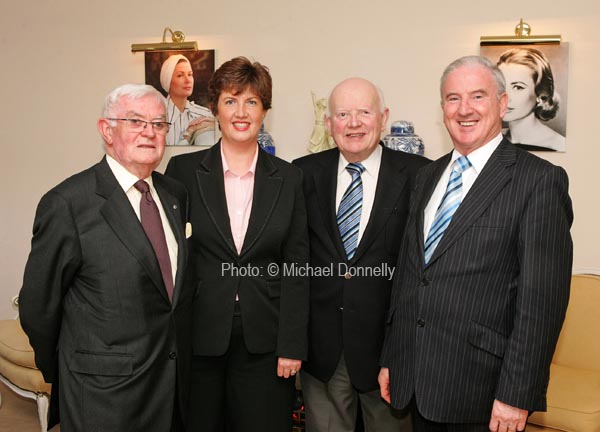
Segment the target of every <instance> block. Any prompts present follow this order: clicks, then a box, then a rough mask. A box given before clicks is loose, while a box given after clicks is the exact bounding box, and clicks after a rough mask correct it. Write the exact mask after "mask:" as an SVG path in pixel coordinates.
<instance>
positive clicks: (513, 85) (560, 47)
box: [480, 43, 569, 152]
mask: <svg viewBox="0 0 600 432" xmlns="http://www.w3.org/2000/svg"><path fill="white" fill-rule="evenodd" d="M480 53H481V55H482V56H485V57H487V58H488V59H490V60H491V61H492V62H493V63H494V64H497V65H498V67H499V68H500V70H501V71H502V73H503V74H504V78H505V79H506V92H507V94H508V110H507V112H506V114H505V116H504V122H503V125H504V129H503V134H504V136H505V137H506V138H508V139H509V140H510V141H511V142H512V143H514V144H515V145H517V146H518V147H521V148H524V149H526V150H529V151H556V152H565V151H566V148H567V147H566V145H567V144H566V143H567V100H568V86H567V83H568V66H569V64H568V60H569V44H568V43H560V44H523V43H519V44H511V43H507V44H504V45H499V44H498V45H483V44H482V46H481V48H480Z"/></svg>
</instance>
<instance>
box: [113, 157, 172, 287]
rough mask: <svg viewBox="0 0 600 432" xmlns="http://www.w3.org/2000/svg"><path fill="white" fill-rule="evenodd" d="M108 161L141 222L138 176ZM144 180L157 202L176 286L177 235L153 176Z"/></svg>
mask: <svg viewBox="0 0 600 432" xmlns="http://www.w3.org/2000/svg"><path fill="white" fill-rule="evenodd" d="M106 161H107V162H108V166H109V167H110V169H111V171H112V172H113V174H114V176H115V177H116V178H117V182H119V185H120V186H121V188H122V189H123V191H124V192H125V195H127V198H128V199H129V202H130V203H131V207H133V211H134V212H135V214H136V216H137V218H138V220H140V221H141V217H140V201H141V200H142V193H141V192H140V191H139V190H137V189H136V188H135V187H134V184H135V183H136V182H137V181H138V180H140V179H138V178H137V177H136V176H134V175H133V174H131V173H130V172H129V171H127V170H126V169H125V168H124V167H123V166H122V165H121V164H120V163H119V162H117V161H116V160H114V159H113V158H112V157H110V156H109V155H106ZM142 180H144V181H145V182H146V183H148V185H149V186H150V194H151V195H152V198H153V199H154V201H155V202H156V206H157V207H158V212H159V213H160V220H161V222H162V226H163V230H164V231H165V239H166V241H167V249H169V259H170V260H171V274H172V275H173V285H175V276H176V274H177V255H178V251H179V247H178V245H177V240H176V239H175V235H174V234H173V230H172V229H171V224H170V223H169V220H168V219H167V215H166V214H165V211H164V209H163V205H162V203H161V202H160V197H159V196H158V193H157V192H156V189H155V188H154V184H153V182H152V176H150V177H148V178H145V179H142Z"/></svg>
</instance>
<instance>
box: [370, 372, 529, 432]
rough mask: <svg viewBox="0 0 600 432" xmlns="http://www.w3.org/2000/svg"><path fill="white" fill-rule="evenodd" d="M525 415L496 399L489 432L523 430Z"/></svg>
mask: <svg viewBox="0 0 600 432" xmlns="http://www.w3.org/2000/svg"><path fill="white" fill-rule="evenodd" d="M379 376H381V374H379ZM527 414H528V413H527V410H523V409H521V408H517V407H513V406H510V405H506V404H505V403H503V402H500V401H499V400H498V399H496V400H494V406H493V407H492V418H491V419H490V431H492V432H509V431H510V432H515V431H522V430H525V423H527Z"/></svg>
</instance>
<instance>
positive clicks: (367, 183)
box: [335, 145, 383, 247]
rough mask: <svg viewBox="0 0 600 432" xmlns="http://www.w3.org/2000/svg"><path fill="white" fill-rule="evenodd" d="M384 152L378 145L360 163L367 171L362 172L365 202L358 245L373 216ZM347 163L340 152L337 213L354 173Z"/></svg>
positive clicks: (336, 200) (336, 195)
mask: <svg viewBox="0 0 600 432" xmlns="http://www.w3.org/2000/svg"><path fill="white" fill-rule="evenodd" d="M382 154H383V150H382V149H381V146H380V145H377V147H376V148H375V150H373V153H371V154H370V155H369V157H368V158H367V159H365V160H364V161H360V163H361V164H362V165H363V166H364V167H365V171H364V172H363V173H362V182H363V202H362V210H361V213H360V225H359V227H358V243H357V247H358V245H359V244H360V239H361V238H362V235H363V233H364V232H365V228H366V227H367V223H368V222H369V217H370V216H371V210H372V209H373V201H374V200H375V191H376V189H377V179H378V177H379V167H380V166H381V155H382ZM346 165H348V161H347V160H346V158H345V157H344V155H343V154H342V153H341V152H340V159H339V162H338V175H337V189H336V193H335V211H336V213H337V211H338V209H339V207H340V202H341V201H342V198H343V196H344V192H346V189H348V186H350V183H352V175H351V174H350V173H349V172H348V170H346Z"/></svg>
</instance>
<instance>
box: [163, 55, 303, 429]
mask: <svg viewBox="0 0 600 432" xmlns="http://www.w3.org/2000/svg"><path fill="white" fill-rule="evenodd" d="M208 91H209V101H210V102H209V103H210V108H211V110H212V112H213V114H214V116H215V118H216V119H217V122H218V124H219V128H220V130H221V133H222V138H221V140H220V141H219V142H217V143H216V144H215V145H214V146H213V147H211V148H210V149H208V150H204V151H199V152H195V153H190V154H185V155H180V156H176V157H174V158H173V159H171V161H170V162H169V165H168V167H167V175H169V176H172V177H174V178H176V179H178V180H180V181H182V182H183V183H184V184H186V185H187V188H188V190H189V194H190V205H191V207H190V215H189V219H190V221H191V224H192V227H193V228H192V230H193V233H192V236H191V245H190V250H191V257H190V258H191V259H190V266H191V270H190V275H189V276H190V282H191V283H193V284H195V286H196V291H195V298H194V303H193V310H194V318H193V319H194V327H193V354H194V357H193V366H192V368H193V371H192V393H191V401H190V404H191V405H190V414H191V423H190V425H189V428H188V430H190V431H200V430H202V431H209V432H210V431H224V430H226V431H228V432H230V431H231V432H237V431H242V430H243V431H244V432H247V431H257V432H268V431H273V432H281V431H289V430H291V421H292V407H293V400H294V394H295V388H294V376H295V375H296V373H297V372H298V371H299V370H300V367H301V365H302V360H304V359H305V358H306V350H307V349H306V345H307V341H306V338H307V321H308V280H307V279H306V278H304V277H300V276H299V273H300V272H298V271H297V270H298V268H299V267H303V266H305V265H306V263H307V262H308V239H307V224H306V211H305V206H304V198H303V195H302V187H301V173H300V170H299V169H297V168H296V167H294V166H292V165H291V164H289V163H287V162H284V161H283V160H281V159H279V158H276V157H274V156H272V155H269V154H267V153H266V152H264V151H261V150H260V148H259V146H258V133H259V130H260V126H261V124H262V122H263V120H264V118H265V116H266V113H267V110H268V109H269V108H271V94H272V92H271V76H270V74H269V71H268V69H267V68H266V67H265V66H263V65H261V64H260V63H252V62H250V61H249V60H248V59H246V58H244V57H237V58H234V59H232V60H230V61H228V62H226V63H224V64H223V65H222V66H221V67H220V68H219V69H218V70H217V71H216V72H215V73H214V75H213V77H212V78H211V80H210V83H209V89H208ZM188 234H189V233H188Z"/></svg>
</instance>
